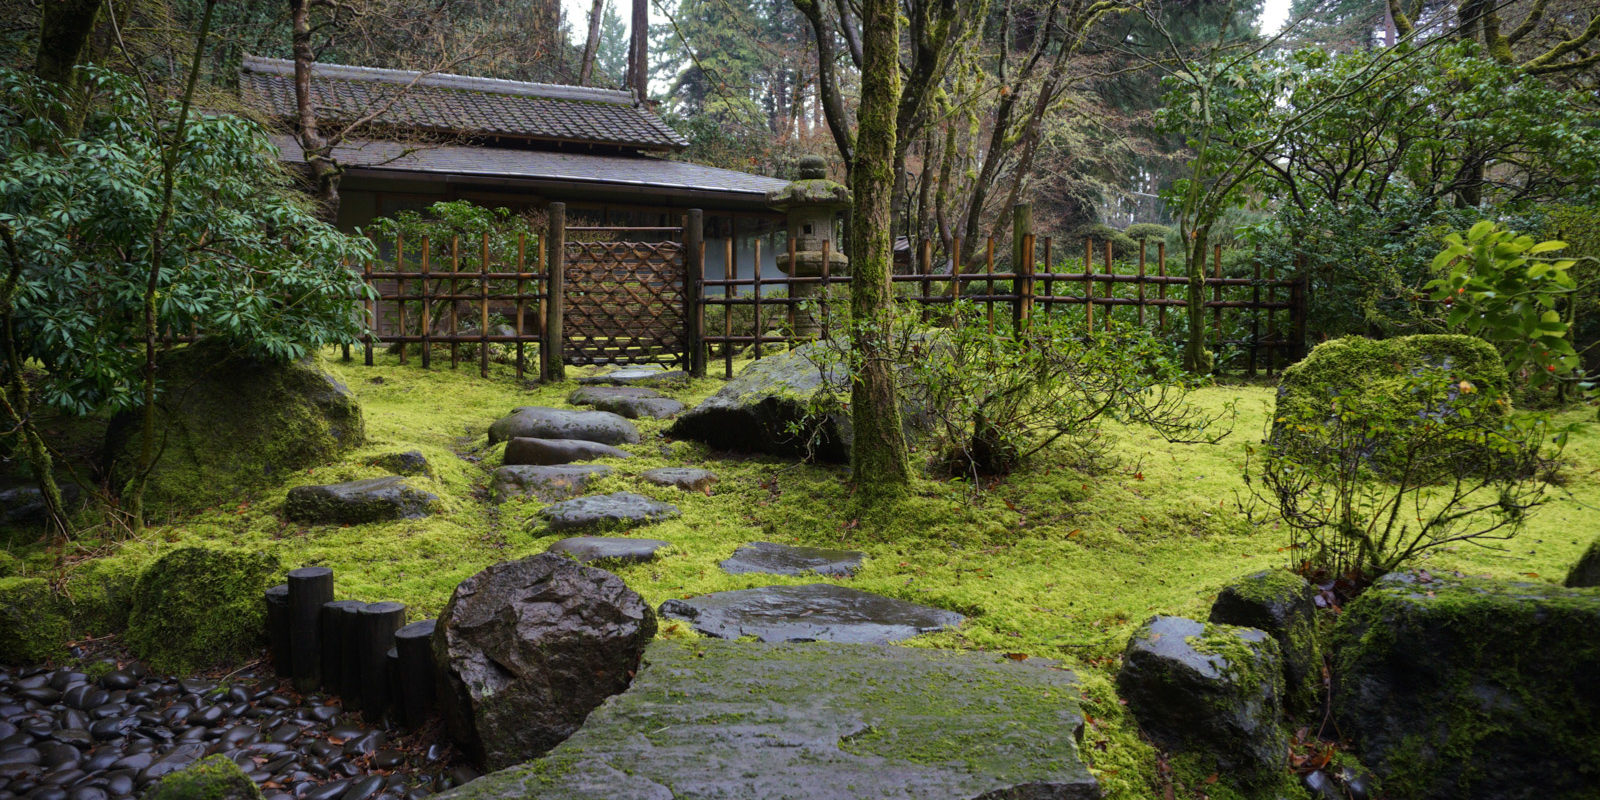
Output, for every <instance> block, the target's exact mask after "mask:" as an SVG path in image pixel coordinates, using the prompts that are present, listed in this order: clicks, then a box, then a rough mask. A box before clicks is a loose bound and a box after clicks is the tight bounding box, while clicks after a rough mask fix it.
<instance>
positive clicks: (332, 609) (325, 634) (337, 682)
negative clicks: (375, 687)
mask: <svg viewBox="0 0 1600 800" xmlns="http://www.w3.org/2000/svg"><path fill="white" fill-rule="evenodd" d="M361 606H362V602H361V601H360V600H329V601H328V602H326V603H323V604H322V616H321V624H322V637H321V638H322V689H323V691H326V692H328V693H330V694H339V693H341V692H344V691H348V690H347V689H346V688H345V687H344V684H343V683H342V681H343V680H344V653H345V645H344V643H345V641H346V640H347V639H349V638H350V630H349V627H350V626H348V625H346V624H345V623H346V622H348V621H349V620H348V618H347V617H346V616H345V614H346V613H347V612H348V611H349V610H352V609H357V608H360V607H361Z"/></svg>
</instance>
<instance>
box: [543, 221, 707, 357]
mask: <svg viewBox="0 0 1600 800" xmlns="http://www.w3.org/2000/svg"><path fill="white" fill-rule="evenodd" d="M566 232H567V242H566V245H565V248H564V250H563V254H564V256H565V262H566V263H565V269H564V270H563V272H564V276H563V277H564V278H565V281H564V282H565V284H566V285H565V287H564V292H563V294H564V296H565V300H566V303H565V305H566V311H565V322H564V325H565V328H566V330H565V339H566V342H565V347H564V352H563V360H565V361H566V363H568V364H678V365H683V366H687V365H688V353H689V341H688V313H687V307H688V302H687V301H688V295H687V287H686V286H685V279H686V277H687V275H688V270H687V269H686V268H685V262H686V259H685V258H684V253H685V250H686V248H685V246H684V243H683V241H682V237H683V229H682V228H577V227H569V228H567V229H566ZM640 234H644V235H642V236H641V235H640ZM630 235H632V236H633V237H634V238H647V237H648V238H657V237H662V240H661V241H651V242H643V241H625V240H624V239H623V237H627V236H630ZM573 237H578V238H581V239H602V240H605V241H573V240H572V239H573Z"/></svg>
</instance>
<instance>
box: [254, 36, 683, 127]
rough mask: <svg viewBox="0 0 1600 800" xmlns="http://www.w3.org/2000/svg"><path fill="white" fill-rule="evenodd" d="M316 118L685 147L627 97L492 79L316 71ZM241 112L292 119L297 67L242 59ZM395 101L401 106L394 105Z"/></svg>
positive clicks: (320, 67)
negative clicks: (245, 108)
mask: <svg viewBox="0 0 1600 800" xmlns="http://www.w3.org/2000/svg"><path fill="white" fill-rule="evenodd" d="M311 89H312V92H313V94H314V95H315V98H316V103H317V106H318V113H319V114H321V115H325V116H326V117H328V118H331V119H340V120H351V119H355V118H357V117H359V116H362V115H365V114H368V113H371V112H372V111H373V110H376V109H378V108H381V107H383V106H384V105H385V104H387V103H389V102H390V101H391V100H392V101H393V105H392V106H391V107H389V108H388V109H387V110H386V111H384V112H383V113H382V114H381V115H380V116H379V117H378V118H377V119H376V120H375V121H376V122H378V123H380V124H384V125H393V126H397V127H403V128H410V129H414V130H419V131H428V132H446V133H463V134H469V135H480V136H502V137H512V138H518V139H528V140H539V141H566V142H580V143H597V144H608V145H617V146H622V147H633V148H638V149H643V150H677V149H681V148H683V147H685V146H687V145H688V142H687V141H686V140H684V138H683V137H682V136H680V135H678V133H677V132H676V131H674V130H672V128H670V127H668V126H667V124H666V123H664V122H662V121H661V119H660V118H659V117H657V116H656V115H655V114H653V113H651V112H650V110H649V109H647V108H645V107H644V106H642V105H638V104H636V103H634V100H633V95H632V94H631V93H629V92H619V91H614V90H611V89H593V88H589V87H583V86H559V85H555V84H548V83H525V82H522V81H505V80H497V79H494V78H474V77H470V76H466V75H449V74H445V73H435V74H429V75H424V74H422V73H418V72H406V71H403V70H393V69H373V68H370V67H347V66H341V65H337V64H317V65H315V66H314V67H313V70H312V78H311ZM239 91H240V94H241V95H243V98H244V101H245V103H246V104H248V105H250V106H253V107H255V108H258V109H262V110H263V111H265V112H266V113H269V114H272V115H274V116H278V117H284V118H293V116H294V114H295V96H294V62H292V61H288V60H285V59H277V58H257V57H255V56H246V57H245V60H244V66H243V68H242V69H241V71H240V75H239ZM397 96H398V99H396V97H397Z"/></svg>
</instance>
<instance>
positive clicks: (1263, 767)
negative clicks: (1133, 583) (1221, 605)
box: [1117, 616, 1289, 788]
mask: <svg viewBox="0 0 1600 800" xmlns="http://www.w3.org/2000/svg"><path fill="white" fill-rule="evenodd" d="M1117 694H1119V695H1121V697H1122V699H1123V700H1125V701H1127V704H1128V710H1129V711H1131V712H1133V715H1134V717H1136V718H1137V719H1138V720H1139V727H1140V728H1141V729H1142V730H1143V731H1144V732H1145V733H1146V734H1147V735H1149V737H1150V738H1151V740H1153V741H1154V742H1155V743H1156V744H1157V745H1159V746H1161V747H1162V748H1163V749H1166V750H1169V751H1171V752H1173V753H1175V754H1181V755H1183V756H1184V757H1186V758H1188V759H1191V760H1195V761H1199V762H1202V763H1201V765H1200V768H1201V769H1202V770H1205V769H1207V768H1209V769H1211V770H1212V771H1215V772H1218V773H1219V774H1223V775H1226V776H1227V777H1228V778H1229V780H1230V782H1236V783H1237V784H1238V785H1240V786H1242V787H1247V788H1261V787H1267V786H1272V785H1274V784H1276V783H1278V782H1281V780H1282V778H1283V775H1284V767H1285V765H1286V764H1287V759H1288V752H1289V738H1288V735H1287V733H1286V732H1285V730H1284V727H1283V721H1282V705H1281V699H1280V698H1282V696H1283V663H1282V659H1281V657H1280V656H1279V654H1278V643H1277V641H1275V640H1274V639H1273V638H1272V637H1271V636H1268V635H1267V634H1266V633H1265V632H1264V631H1260V630H1257V629H1255V628H1238V627H1234V626H1231V625H1203V624H1201V623H1199V622H1196V621H1194V620H1192V619H1184V618H1183V617H1165V616H1158V617H1152V618H1151V619H1150V620H1149V621H1148V622H1146V623H1145V624H1144V625H1143V626H1142V627H1140V628H1139V630H1138V631H1136V632H1135V633H1134V634H1133V637H1132V638H1131V639H1129V640H1128V647H1127V649H1126V650H1125V651H1123V654H1122V668H1121V670H1119V671H1118V673H1117Z"/></svg>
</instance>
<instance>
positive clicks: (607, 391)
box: [567, 386, 662, 406]
mask: <svg viewBox="0 0 1600 800" xmlns="http://www.w3.org/2000/svg"><path fill="white" fill-rule="evenodd" d="M661 396H662V395H661V393H660V392H658V391H656V390H654V389H648V388H645V387H643V386H579V387H578V388H576V389H573V390H572V393H571V394H568V395H567V402H568V403H571V404H573V405H575V406H592V405H594V404H595V403H599V402H603V401H606V400H610V399H613V398H617V397H630V398H633V399H635V400H651V399H654V398H657V397H661Z"/></svg>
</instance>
